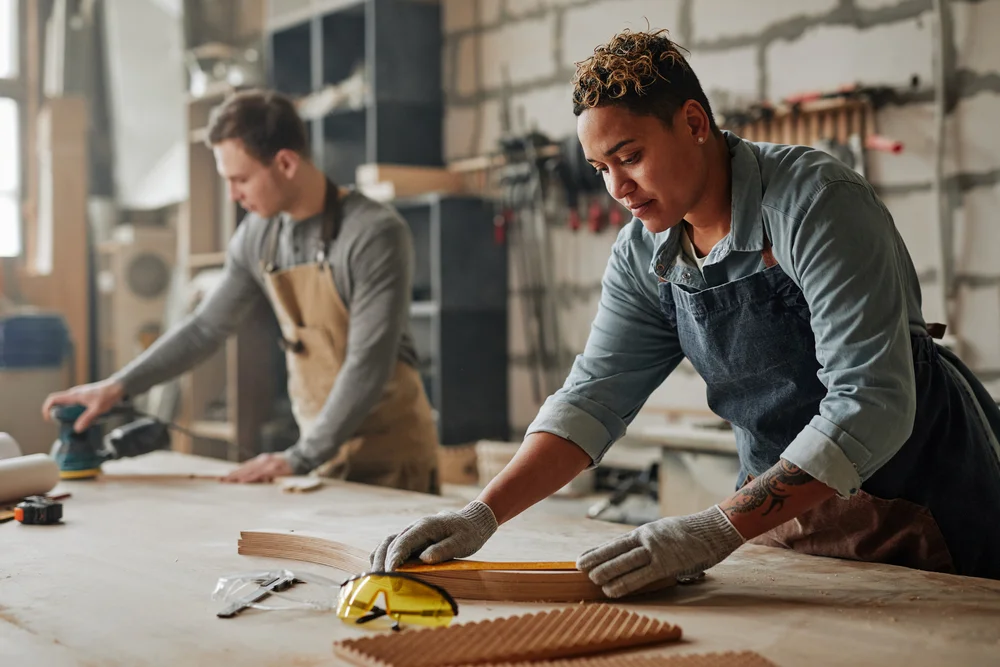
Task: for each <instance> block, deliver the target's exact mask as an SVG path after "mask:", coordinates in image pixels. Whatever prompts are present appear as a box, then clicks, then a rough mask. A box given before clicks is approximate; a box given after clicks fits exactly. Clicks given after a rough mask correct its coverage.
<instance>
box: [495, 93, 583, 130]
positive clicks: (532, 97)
mask: <svg viewBox="0 0 1000 667" xmlns="http://www.w3.org/2000/svg"><path fill="white" fill-rule="evenodd" d="M519 108H523V109H524V118H525V122H526V123H527V124H528V128H529V129H537V130H539V131H540V132H544V133H545V134H547V135H549V137H550V138H552V139H555V140H558V139H562V138H563V137H566V136H570V135H575V134H576V116H574V115H573V89H572V86H571V84H569V83H566V84H562V85H555V86H549V87H547V88H540V89H538V90H532V91H529V92H527V93H521V94H519V95H512V96H511V113H512V118H513V121H514V122H517V118H518V109H519Z"/></svg>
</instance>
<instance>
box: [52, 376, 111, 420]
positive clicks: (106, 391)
mask: <svg viewBox="0 0 1000 667" xmlns="http://www.w3.org/2000/svg"><path fill="white" fill-rule="evenodd" d="M123 396H125V388H124V387H123V386H122V384H121V383H120V382H117V381H114V380H102V381H101V382H93V383H91V384H83V385H80V386H78V387H73V388H72V389H67V390H66V391H57V392H55V393H54V394H49V395H48V397H47V398H46V399H45V403H43V404H42V418H43V419H45V420H46V421H51V420H52V416H51V414H50V412H51V411H52V408H54V407H56V406H59V405H77V404H79V405H82V406H84V407H85V408H86V410H85V411H84V412H83V414H81V415H80V417H79V418H78V419H77V420H76V423H75V424H73V428H74V429H75V430H76V432H77V433H79V432H81V431H84V430H86V429H87V427H89V426H90V425H91V424H92V423H93V422H94V420H95V419H97V418H98V417H100V416H101V415H103V414H104V413H105V412H107V411H108V410H110V409H111V408H113V407H115V405H116V404H117V403H118V402H119V401H120V400H122V397H123Z"/></svg>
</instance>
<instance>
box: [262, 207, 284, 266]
mask: <svg viewBox="0 0 1000 667" xmlns="http://www.w3.org/2000/svg"><path fill="white" fill-rule="evenodd" d="M279 217H280V216H279ZM274 223H275V219H274V218H271V219H270V220H268V221H267V229H266V230H265V231H264V238H265V239H267V250H266V251H265V252H264V273H272V272H273V271H274V270H275V269H276V268H277V266H276V265H277V261H278V237H279V236H281V227H282V226H283V225H284V221H283V220H282V222H280V223H279V224H274Z"/></svg>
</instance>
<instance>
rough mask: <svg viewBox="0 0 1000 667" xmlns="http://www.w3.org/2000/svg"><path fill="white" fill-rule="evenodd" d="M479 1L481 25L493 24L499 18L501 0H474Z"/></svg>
mask: <svg viewBox="0 0 1000 667" xmlns="http://www.w3.org/2000/svg"><path fill="white" fill-rule="evenodd" d="M476 2H478V3H479V21H480V23H481V24H482V25H493V24H494V23H496V22H497V21H499V20H500V10H501V9H502V7H503V5H501V4H500V3H501V2H502V0H476Z"/></svg>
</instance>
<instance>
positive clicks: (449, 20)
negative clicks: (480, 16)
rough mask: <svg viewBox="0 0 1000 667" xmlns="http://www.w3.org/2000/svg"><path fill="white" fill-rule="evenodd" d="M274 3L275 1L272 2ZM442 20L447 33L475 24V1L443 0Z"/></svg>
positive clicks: (466, 28)
mask: <svg viewBox="0 0 1000 667" xmlns="http://www.w3.org/2000/svg"><path fill="white" fill-rule="evenodd" d="M271 4H273V3H271ZM441 14H442V16H441V21H442V25H443V28H444V32H445V34H449V33H453V32H456V31H458V30H468V29H469V28H472V27H474V26H475V23H476V22H475V19H474V17H475V3H474V2H469V0H442V2H441Z"/></svg>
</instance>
